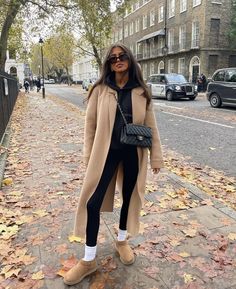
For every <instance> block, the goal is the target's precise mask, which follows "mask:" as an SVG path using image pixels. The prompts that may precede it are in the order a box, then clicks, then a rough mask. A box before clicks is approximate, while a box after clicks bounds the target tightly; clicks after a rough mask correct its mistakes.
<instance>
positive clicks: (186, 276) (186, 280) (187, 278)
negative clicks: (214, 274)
mask: <svg viewBox="0 0 236 289" xmlns="http://www.w3.org/2000/svg"><path fill="white" fill-rule="evenodd" d="M195 279H196V278H195V277H193V276H192V275H191V274H187V273H184V283H185V284H186V283H190V282H193V281H194V280H195Z"/></svg>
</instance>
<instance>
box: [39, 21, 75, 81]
mask: <svg viewBox="0 0 236 289" xmlns="http://www.w3.org/2000/svg"><path fill="white" fill-rule="evenodd" d="M74 48H75V39H74V36H73V34H72V33H71V31H70V30H68V28H67V27H65V26H61V27H59V28H58V29H57V32H56V33H55V34H54V35H52V36H51V37H50V38H48V39H47V40H46V41H45V44H44V55H45V57H46V59H47V61H48V62H49V63H50V65H51V67H53V68H54V69H55V71H56V72H58V71H60V69H62V70H64V71H66V75H67V81H68V84H69V83H70V75H69V68H70V66H71V65H72V64H73V61H74Z"/></svg>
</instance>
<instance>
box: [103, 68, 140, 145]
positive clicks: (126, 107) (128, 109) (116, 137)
mask: <svg viewBox="0 0 236 289" xmlns="http://www.w3.org/2000/svg"><path fill="white" fill-rule="evenodd" d="M106 84H107V85H108V86H109V87H111V88H112V89H114V90H116V91H117V96H118V101H119V104H120V106H121V109H122V111H123V113H124V115H125V118H126V120H127V122H128V123H131V122H132V99H131V91H132V89H133V88H135V87H138V86H139V84H138V82H137V81H136V80H134V79H132V78H129V80H128V82H127V83H126V84H125V86H124V87H122V88H120V87H118V86H117V85H116V82H115V74H114V73H112V74H111V75H109V76H108V77H107V78H106ZM123 126H124V120H123V118H122V116H121V113H120V111H119V109H118V107H117V109H116V117H115V123H114V127H113V132H112V137H111V145H110V148H111V149H122V148H123V147H124V145H123V144H121V143H120V134H121V130H122V128H123Z"/></svg>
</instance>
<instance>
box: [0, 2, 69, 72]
mask: <svg viewBox="0 0 236 289" xmlns="http://www.w3.org/2000/svg"><path fill="white" fill-rule="evenodd" d="M68 2H69V1H67V0H48V1H45V0H38V1H32V0H0V12H1V13H0V14H1V20H2V21H1V29H0V33H1V35H0V70H4V69H5V62H6V51H7V45H8V39H9V32H10V29H11V27H12V25H13V24H14V22H15V20H16V17H17V15H18V14H19V13H22V12H23V11H25V13H26V12H27V9H28V8H29V7H31V6H32V5H34V6H36V7H37V8H38V10H39V12H38V15H39V16H41V17H46V16H47V15H48V14H51V15H53V13H54V14H55V9H57V8H59V9H60V8H66V9H70V8H74V7H75V6H74V5H73V6H71V5H69V4H68Z"/></svg>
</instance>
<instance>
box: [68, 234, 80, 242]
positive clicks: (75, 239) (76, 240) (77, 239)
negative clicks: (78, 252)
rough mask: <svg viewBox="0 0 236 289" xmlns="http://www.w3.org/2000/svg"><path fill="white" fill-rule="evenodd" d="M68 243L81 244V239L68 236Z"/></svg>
mask: <svg viewBox="0 0 236 289" xmlns="http://www.w3.org/2000/svg"><path fill="white" fill-rule="evenodd" d="M68 239H69V241H70V242H71V243H72V242H77V243H82V238H80V237H76V236H74V235H70V236H69V237H68Z"/></svg>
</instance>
